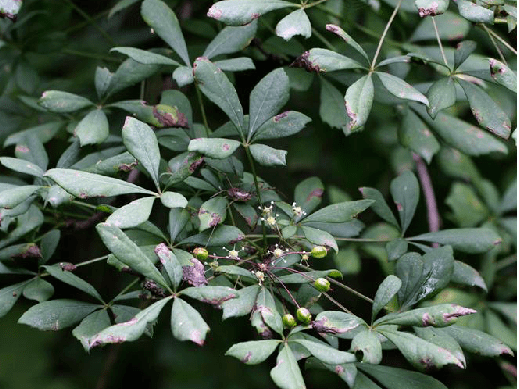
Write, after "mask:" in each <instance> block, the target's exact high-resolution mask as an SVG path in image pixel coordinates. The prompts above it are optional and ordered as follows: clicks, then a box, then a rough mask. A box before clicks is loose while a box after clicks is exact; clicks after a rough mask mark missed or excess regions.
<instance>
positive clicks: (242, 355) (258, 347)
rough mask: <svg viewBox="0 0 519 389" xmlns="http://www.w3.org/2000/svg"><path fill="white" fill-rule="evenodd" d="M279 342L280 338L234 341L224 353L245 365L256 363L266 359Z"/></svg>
mask: <svg viewBox="0 0 519 389" xmlns="http://www.w3.org/2000/svg"><path fill="white" fill-rule="evenodd" d="M280 343H281V341H280V340H274V339H269V340H253V341H249V342H242V343H236V344H234V345H233V346H232V347H231V348H230V349H229V350H227V352H226V353H225V355H229V356H231V357H234V358H237V359H239V360H240V361H241V362H243V363H245V364H246V365H257V364H258V363H261V362H263V361H264V360H265V359H267V358H268V357H269V356H270V355H271V354H272V353H273V352H274V350H275V349H276V347H277V346H278V344H280Z"/></svg>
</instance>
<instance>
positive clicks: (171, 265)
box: [155, 243, 183, 290]
mask: <svg viewBox="0 0 519 389" xmlns="http://www.w3.org/2000/svg"><path fill="white" fill-rule="evenodd" d="M155 254H157V256H158V257H159V260H160V263H161V264H162V266H164V269H165V270H166V274H167V275H168V278H169V280H170V281H171V284H172V285H173V287H174V288H175V290H176V288H178V286H179V285H180V282H181V281H182V277H183V270H182V265H181V264H180V262H179V261H178V259H177V257H176V255H175V254H173V252H172V251H171V250H170V249H168V247H167V246H166V245H165V244H164V243H161V244H159V245H158V246H157V247H155Z"/></svg>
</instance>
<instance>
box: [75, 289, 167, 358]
mask: <svg viewBox="0 0 519 389" xmlns="http://www.w3.org/2000/svg"><path fill="white" fill-rule="evenodd" d="M169 300H171V297H166V298H163V299H161V300H159V301H157V302H155V303H153V304H152V305H150V306H149V307H148V308H146V309H143V310H142V311H140V312H139V313H137V314H136V315H135V317H133V318H132V319H130V320H129V321H125V322H121V323H118V324H115V325H113V326H110V327H108V328H105V329H104V330H102V331H101V332H99V333H98V334H95V335H94V336H92V337H90V338H88V339H85V343H86V344H87V345H88V349H91V348H93V347H97V346H101V345H103V344H107V343H122V342H131V341H134V340H137V339H139V338H140V337H141V336H142V334H143V333H144V331H146V329H147V327H148V325H150V324H153V323H154V322H155V321H156V320H157V318H158V316H159V313H160V311H161V310H162V308H164V306H165V305H166V303H167V302H168V301H169Z"/></svg>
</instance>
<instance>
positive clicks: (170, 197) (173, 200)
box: [160, 192, 187, 208]
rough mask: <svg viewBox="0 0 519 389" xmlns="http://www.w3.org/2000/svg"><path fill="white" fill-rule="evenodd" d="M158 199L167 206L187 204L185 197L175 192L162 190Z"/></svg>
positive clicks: (175, 206)
mask: <svg viewBox="0 0 519 389" xmlns="http://www.w3.org/2000/svg"><path fill="white" fill-rule="evenodd" d="M160 201H161V202H162V204H163V205H164V206H165V207H168V208H185V207H186V206H187V199H186V198H185V197H184V196H183V195H181V194H180V193H175V192H163V193H162V194H161V195H160Z"/></svg>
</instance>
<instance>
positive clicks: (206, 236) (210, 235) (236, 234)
mask: <svg viewBox="0 0 519 389" xmlns="http://www.w3.org/2000/svg"><path fill="white" fill-rule="evenodd" d="M243 238H245V235H244V234H243V232H241V231H240V230H239V229H238V228H236V227H234V226H220V227H218V228H216V230H214V231H204V232H201V233H200V234H197V235H193V236H190V237H189V238H186V239H184V240H183V241H181V242H180V243H182V244H187V243H192V244H199V245H207V246H210V247H214V246H222V245H226V244H229V242H237V241H239V240H242V239H243Z"/></svg>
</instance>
